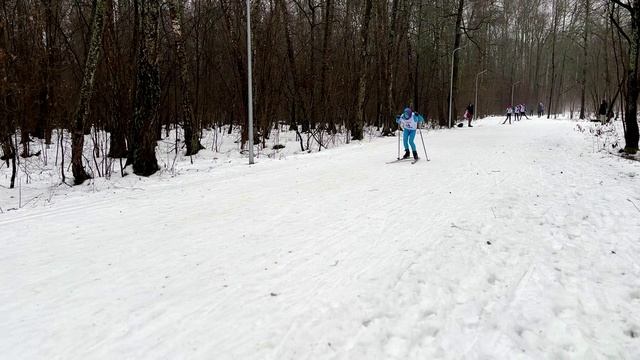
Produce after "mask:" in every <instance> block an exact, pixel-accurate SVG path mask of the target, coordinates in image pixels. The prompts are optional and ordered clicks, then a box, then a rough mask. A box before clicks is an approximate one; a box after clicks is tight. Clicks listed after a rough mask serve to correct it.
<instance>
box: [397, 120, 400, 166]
mask: <svg viewBox="0 0 640 360" xmlns="http://www.w3.org/2000/svg"><path fill="white" fill-rule="evenodd" d="M397 131H398V160H400V127H399V126H398V130H397Z"/></svg>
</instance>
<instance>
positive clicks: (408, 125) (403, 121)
mask: <svg viewBox="0 0 640 360" xmlns="http://www.w3.org/2000/svg"><path fill="white" fill-rule="evenodd" d="M396 122H397V123H398V124H400V126H401V127H402V128H403V129H405V130H416V129H417V128H418V123H421V122H424V118H423V117H422V115H420V114H418V113H415V112H414V113H412V114H411V116H410V117H409V118H406V117H405V116H404V114H402V115H400V116H399V117H397V118H396Z"/></svg>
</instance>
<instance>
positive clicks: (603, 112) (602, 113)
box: [598, 99, 608, 125]
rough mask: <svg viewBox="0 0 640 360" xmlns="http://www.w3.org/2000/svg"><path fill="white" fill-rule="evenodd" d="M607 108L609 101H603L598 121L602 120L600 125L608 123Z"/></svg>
mask: <svg viewBox="0 0 640 360" xmlns="http://www.w3.org/2000/svg"><path fill="white" fill-rule="evenodd" d="M607 106H608V104H607V100H605V99H602V103H601V104H600V109H599V110H598V119H599V120H600V124H602V125H604V124H606V123H607Z"/></svg>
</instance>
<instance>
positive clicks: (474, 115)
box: [473, 70, 487, 120]
mask: <svg viewBox="0 0 640 360" xmlns="http://www.w3.org/2000/svg"><path fill="white" fill-rule="evenodd" d="M486 72H487V70H482V71H481V72H479V73H478V74H476V102H475V103H473V106H475V111H474V112H473V120H477V119H478V115H477V114H478V77H480V75H482V74H484V73H486Z"/></svg>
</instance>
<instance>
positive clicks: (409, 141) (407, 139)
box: [402, 129, 417, 151]
mask: <svg viewBox="0 0 640 360" xmlns="http://www.w3.org/2000/svg"><path fill="white" fill-rule="evenodd" d="M415 138H416V131H415V130H409V129H404V131H403V132H402V140H403V141H404V149H405V150H409V145H411V150H413V151H417V150H416V143H415V142H414V140H415Z"/></svg>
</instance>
